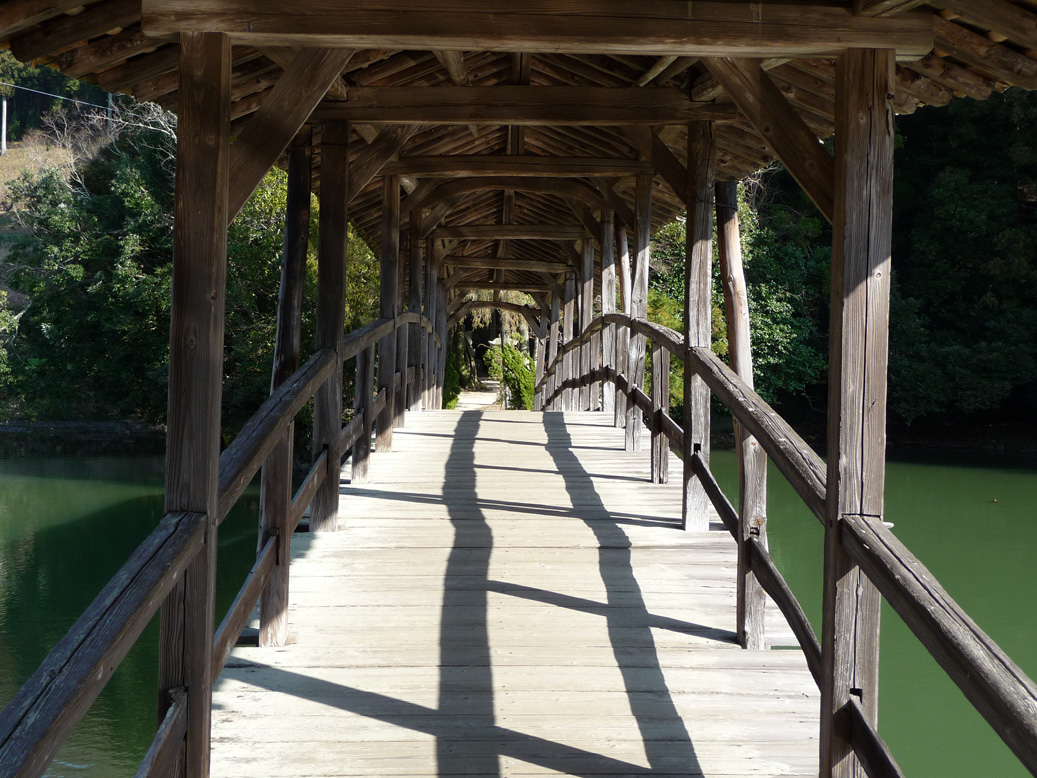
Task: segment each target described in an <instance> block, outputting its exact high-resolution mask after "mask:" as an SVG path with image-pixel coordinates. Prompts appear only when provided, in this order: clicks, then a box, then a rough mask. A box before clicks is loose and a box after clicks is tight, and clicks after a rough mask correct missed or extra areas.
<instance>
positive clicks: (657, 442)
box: [652, 341, 670, 484]
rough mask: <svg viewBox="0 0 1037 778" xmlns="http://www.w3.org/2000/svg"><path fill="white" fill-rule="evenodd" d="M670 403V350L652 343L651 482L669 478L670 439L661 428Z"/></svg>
mask: <svg viewBox="0 0 1037 778" xmlns="http://www.w3.org/2000/svg"><path fill="white" fill-rule="evenodd" d="M669 404H670V352H669V351H667V350H666V349H665V348H663V346H662V344H661V343H656V342H654V341H653V343H652V482H653V483H657V484H664V483H666V482H667V481H668V480H669V478H670V466H669V460H670V439H669V438H668V437H667V435H666V433H665V431H664V430H663V414H664V413H666V411H668V410H669Z"/></svg>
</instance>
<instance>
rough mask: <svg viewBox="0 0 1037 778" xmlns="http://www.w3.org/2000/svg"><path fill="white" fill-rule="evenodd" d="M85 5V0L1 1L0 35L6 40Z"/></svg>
mask: <svg viewBox="0 0 1037 778" xmlns="http://www.w3.org/2000/svg"><path fill="white" fill-rule="evenodd" d="M82 6H83V0H6V2H4V3H0V37H3V38H4V39H5V40H6V39H7V38H9V37H11V36H12V35H14V34H15V33H16V32H18V31H19V30H26V29H28V28H30V27H33V26H35V25H37V24H41V23H43V22H46V21H47V20H48V19H53V18H55V17H58V16H61V15H62V14H66V13H68V12H69V11H74V10H76V9H77V8H81V7H82Z"/></svg>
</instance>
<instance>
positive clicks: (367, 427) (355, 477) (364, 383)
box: [350, 346, 374, 484]
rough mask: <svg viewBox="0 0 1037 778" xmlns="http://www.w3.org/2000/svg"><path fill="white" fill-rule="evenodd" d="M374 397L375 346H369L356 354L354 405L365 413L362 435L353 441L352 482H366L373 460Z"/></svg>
mask: <svg viewBox="0 0 1037 778" xmlns="http://www.w3.org/2000/svg"><path fill="white" fill-rule="evenodd" d="M373 398H374V346H368V347H367V348H365V349H364V350H363V351H361V352H360V353H359V354H357V355H356V390H355V391H354V399H353V407H354V410H355V412H356V415H357V416H359V415H361V414H363V422H362V423H361V429H360V436H359V437H358V438H357V439H356V442H355V443H353V459H352V474H351V475H350V483H352V484H366V483H367V475H368V467H369V465H370V461H371V429H372V427H373V426H374V419H373V418H372V417H371V401H372V400H373Z"/></svg>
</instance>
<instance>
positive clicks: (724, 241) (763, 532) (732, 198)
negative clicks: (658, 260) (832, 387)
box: [716, 181, 767, 649]
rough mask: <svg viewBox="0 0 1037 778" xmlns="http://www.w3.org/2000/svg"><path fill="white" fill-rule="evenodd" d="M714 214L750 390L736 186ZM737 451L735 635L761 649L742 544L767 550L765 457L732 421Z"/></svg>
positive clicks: (732, 325) (732, 349) (727, 184)
mask: <svg viewBox="0 0 1037 778" xmlns="http://www.w3.org/2000/svg"><path fill="white" fill-rule="evenodd" d="M716 214H717V229H718V231H719V235H718V240H717V243H718V248H719V256H720V277H721V279H722V281H723V286H724V310H725V314H726V316H725V318H726V320H727V343H728V353H729V356H730V362H731V367H732V369H733V370H734V371H735V373H736V374H737V375H738V377H739V378H741V379H742V380H743V381H744V382H745V384H746V386H748V387H750V388H752V387H753V361H752V349H751V344H750V337H749V334H750V333H749V297H748V293H747V290H746V286H745V273H744V271H743V268H742V245H741V241H740V237H739V229H738V183H737V182H736V181H718V182H717V184H716ZM735 444H736V447H737V450H738V495H739V502H738V528H739V529H738V537H737V540H738V607H737V611H738V618H737V626H736V630H735V631H736V632H737V634H738V642H739V643H740V644H741V645H742V647H743V648H754V649H759V648H765V645H764V627H763V611H764V605H765V603H766V601H767V597H766V595H765V593H764V591H763V587H762V586H760V583H759V581H757V580H756V576H755V575H754V574H753V571H752V567H751V564H750V558H749V546H748V542H749V539H750V538H755V540H756V542H758V543H759V544H760V545H761V546H762V547H763V548H765V549H766V548H767V455H766V453H764V450H763V448H762V447H761V446H760V444H759V443H758V442H757V440H756V438H754V437H753V436H752V435H750V434H749V433H748V432H747V431H746V430H745V428H744V427H743V426H742V425H741V423H740V422H739V421H738V420H737V419H736V420H735Z"/></svg>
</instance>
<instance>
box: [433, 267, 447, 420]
mask: <svg viewBox="0 0 1037 778" xmlns="http://www.w3.org/2000/svg"><path fill="white" fill-rule="evenodd" d="M436 284H437V288H436V331H437V332H438V333H439V340H440V342H441V343H442V344H443V345H442V346H440V348H439V351H438V357H437V361H436V407H437V408H442V407H443V385H444V382H445V380H446V360H447V357H448V356H449V353H450V342H449V337H450V333H449V332H448V331H447V326H446V284H444V283H443V281H442V280H439V281H437V282H436Z"/></svg>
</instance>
